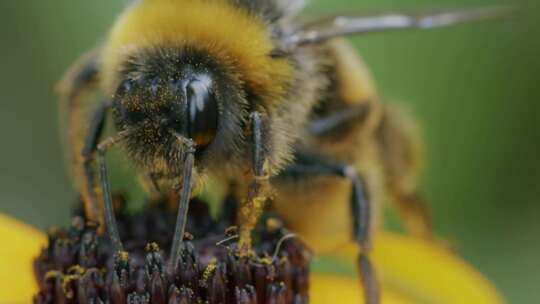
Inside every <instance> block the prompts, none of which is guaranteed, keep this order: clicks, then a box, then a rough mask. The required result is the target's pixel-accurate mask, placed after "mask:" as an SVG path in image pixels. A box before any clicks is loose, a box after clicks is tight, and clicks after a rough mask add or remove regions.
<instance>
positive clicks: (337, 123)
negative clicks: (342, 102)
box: [308, 102, 369, 136]
mask: <svg viewBox="0 0 540 304" xmlns="http://www.w3.org/2000/svg"><path fill="white" fill-rule="evenodd" d="M368 114H369V103H367V102H365V103H358V104H354V105H350V106H348V107H346V108H344V109H340V110H337V111H335V112H332V113H331V114H329V115H327V116H325V117H321V118H315V119H313V120H312V121H311V122H310V124H309V126H308V130H309V131H310V133H311V134H312V135H314V136H323V135H325V134H327V133H329V132H332V131H334V130H336V129H337V128H339V127H342V126H343V125H345V124H347V123H349V122H352V121H357V120H360V119H362V118H365V117H366V116H367V115H368Z"/></svg>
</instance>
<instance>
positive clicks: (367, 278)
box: [281, 153, 379, 304]
mask: <svg viewBox="0 0 540 304" xmlns="http://www.w3.org/2000/svg"><path fill="white" fill-rule="evenodd" d="M281 175H282V176H291V177H296V178H301V177H308V176H309V177H312V176H340V177H343V178H346V179H348V180H349V181H350V182H351V196H350V206H351V207H350V210H351V216H352V221H353V237H354V240H355V241H356V242H357V243H358V245H359V246H360V249H361V253H360V255H359V257H358V268H359V273H360V276H361V278H362V287H363V290H364V297H365V303H368V304H377V303H379V286H378V282H377V275H376V271H375V268H374V267H373V264H372V263H371V261H370V259H369V252H370V250H371V235H372V233H371V227H372V225H371V220H372V219H371V214H372V212H371V206H370V202H369V199H368V198H367V196H366V193H365V191H364V183H363V181H362V179H361V178H360V176H359V175H358V173H357V172H356V169H355V168H354V167H353V166H350V165H346V164H342V163H339V162H334V161H331V160H327V159H324V158H321V157H318V156H312V155H307V154H303V153H299V154H297V156H296V161H295V163H294V164H292V165H290V166H289V167H287V168H286V169H285V170H284V171H283V172H282V173H281Z"/></svg>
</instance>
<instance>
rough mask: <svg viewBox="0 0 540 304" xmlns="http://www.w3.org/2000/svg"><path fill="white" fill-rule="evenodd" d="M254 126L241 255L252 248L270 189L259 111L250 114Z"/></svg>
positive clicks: (242, 227)
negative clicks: (252, 176) (251, 171)
mask: <svg viewBox="0 0 540 304" xmlns="http://www.w3.org/2000/svg"><path fill="white" fill-rule="evenodd" d="M250 118H251V127H252V130H251V132H252V144H253V152H252V156H253V159H252V162H253V175H254V178H253V181H252V182H251V184H250V185H249V190H248V195H247V199H246V201H245V203H244V204H243V206H241V208H240V241H239V250H240V255H247V254H248V253H249V251H250V248H251V232H252V230H253V229H254V228H255V226H256V224H257V220H258V219H259V217H260V215H261V214H262V212H263V210H264V206H265V203H266V200H267V194H268V191H269V176H268V173H267V168H266V166H267V160H266V155H265V149H264V147H263V130H264V126H263V118H262V117H261V114H260V113H258V112H254V113H252V114H251V115H250Z"/></svg>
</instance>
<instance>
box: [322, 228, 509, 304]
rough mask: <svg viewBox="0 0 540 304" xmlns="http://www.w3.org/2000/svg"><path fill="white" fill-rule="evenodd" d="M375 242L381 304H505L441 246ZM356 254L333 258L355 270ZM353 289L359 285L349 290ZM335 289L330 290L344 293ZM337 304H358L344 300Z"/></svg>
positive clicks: (392, 239)
mask: <svg viewBox="0 0 540 304" xmlns="http://www.w3.org/2000/svg"><path fill="white" fill-rule="evenodd" d="M376 240H377V241H376V244H375V246H374V250H373V254H372V259H373V261H374V264H375V267H376V269H377V272H378V274H379V277H380V281H381V286H382V295H383V303H475V304H483V303H486V304H498V303H503V302H504V301H503V299H502V297H501V295H500V294H499V293H498V291H497V289H496V288H495V287H494V286H493V285H492V284H491V283H490V282H489V281H488V280H487V279H486V278H485V277H484V276H482V275H481V274H480V273H479V272H478V271H477V270H475V269H474V268H473V267H472V266H470V265H469V264H467V263H466V262H465V261H464V260H463V259H461V258H459V257H458V256H456V255H455V254H453V253H452V252H451V251H450V250H448V249H446V248H445V247H443V246H439V245H437V244H435V243H433V242H428V241H424V240H420V239H416V238H412V237H405V236H401V235H397V234H392V233H387V232H383V233H380V234H379V235H378V236H377V238H376ZM357 253H358V250H357V249H356V246H354V245H349V246H347V247H346V248H343V249H341V250H340V251H339V253H336V258H337V259H338V260H339V261H340V263H343V266H345V267H348V268H351V269H354V267H355V260H356V256H357ZM315 282H316V281H315ZM339 284H345V283H343V282H340V283H339ZM354 285H359V283H358V282H356V284H353V285H351V287H350V288H354ZM337 286H338V285H334V287H333V288H330V289H339V290H340V291H343V289H341V288H338V287H337ZM356 288H358V287H356ZM348 293H349V291H347V295H348ZM320 303H323V302H320ZM339 303H359V302H358V301H356V300H352V299H351V300H349V299H343V300H342V301H339Z"/></svg>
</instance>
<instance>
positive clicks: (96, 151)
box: [59, 0, 497, 303]
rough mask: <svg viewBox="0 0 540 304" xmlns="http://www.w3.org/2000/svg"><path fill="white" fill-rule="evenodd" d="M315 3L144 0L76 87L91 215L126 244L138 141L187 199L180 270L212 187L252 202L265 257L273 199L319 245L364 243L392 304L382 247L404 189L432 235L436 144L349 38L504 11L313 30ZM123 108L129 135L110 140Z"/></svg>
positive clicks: (248, 219) (79, 162) (385, 18)
mask: <svg viewBox="0 0 540 304" xmlns="http://www.w3.org/2000/svg"><path fill="white" fill-rule="evenodd" d="M303 3H304V1H302V0H294V1H285V0H141V1H136V2H134V3H133V4H132V5H130V6H129V7H128V8H127V9H126V10H125V11H124V13H123V14H122V15H120V17H119V18H118V19H117V20H116V22H115V24H114V25H113V27H112V29H111V31H110V33H109V35H108V38H107V39H106V40H105V42H104V43H103V45H102V46H101V47H100V48H99V49H98V50H97V51H94V52H92V53H91V54H90V55H89V56H86V57H83V58H82V59H81V61H80V62H79V63H78V64H76V65H75V66H74V68H73V69H72V70H71V71H70V72H69V73H68V74H67V75H66V77H65V79H64V80H63V81H62V83H61V84H60V87H59V88H60V93H61V95H62V97H63V99H64V100H65V101H66V103H65V106H64V108H65V109H66V110H67V114H68V119H67V120H66V121H67V126H66V127H65V130H66V131H67V137H68V139H69V140H68V146H69V148H70V149H71V160H72V163H73V171H74V175H75V179H76V181H77V186H78V188H79V190H80V191H81V194H82V196H83V200H84V201H85V211H86V214H87V216H88V218H90V219H92V220H95V221H100V222H101V223H104V222H105V221H106V223H107V228H108V230H109V234H110V235H111V239H112V240H113V243H114V244H115V246H116V247H117V249H118V250H121V248H122V245H121V241H120V240H119V236H118V233H117V231H116V230H115V222H114V214H113V209H112V203H111V198H110V191H109V185H108V180H107V170H106V163H105V152H106V151H107V150H108V149H109V148H111V147H112V146H114V145H117V144H120V145H122V146H123V148H124V151H125V154H126V155H127V158H128V159H129V160H130V161H131V162H132V163H134V164H135V165H136V166H137V167H138V168H139V171H140V172H141V175H142V177H143V180H146V181H149V182H150V184H151V185H152V187H153V188H155V189H156V190H158V191H159V192H164V193H170V191H174V192H176V196H177V197H179V203H178V206H179V208H178V221H177V225H176V233H175V240H174V241H173V246H172V249H171V260H172V263H173V264H172V267H174V263H175V261H176V259H177V258H178V255H179V249H178V248H179V244H180V243H181V242H182V238H183V236H184V229H185V221H186V217H187V214H188V212H187V210H188V204H189V198H190V197H191V196H193V195H197V194H198V193H199V192H200V190H201V189H202V186H203V185H204V182H205V181H213V183H214V184H216V183H217V184H221V186H222V187H221V188H224V189H226V191H228V194H234V195H236V196H237V197H238V198H237V200H236V201H240V202H243V206H241V208H240V209H239V217H238V224H239V226H240V235H239V238H240V242H239V243H240V245H239V248H240V254H249V250H247V249H249V245H250V239H251V236H250V233H251V230H252V228H253V227H254V226H255V223H256V221H257V218H258V217H259V215H260V213H261V212H262V210H263V208H264V203H265V202H266V201H267V200H268V198H269V197H272V198H273V199H272V201H273V205H272V206H273V207H274V208H275V210H276V211H277V212H278V213H279V214H281V216H282V218H283V219H284V220H285V222H286V223H287V224H288V225H289V226H290V227H291V228H293V229H295V230H296V231H297V232H298V233H299V234H301V235H302V236H304V237H305V238H306V239H308V240H311V241H312V242H310V245H311V246H313V247H315V249H318V250H329V249H333V248H335V247H337V246H339V245H341V244H343V243H345V242H347V241H348V240H350V239H354V240H355V241H356V242H357V243H358V245H359V247H362V253H361V255H360V256H359V260H358V261H359V262H358V266H359V270H360V273H361V275H362V278H363V287H364V289H365V290H366V292H365V296H366V302H367V303H378V292H377V284H376V279H375V271H374V270H373V269H372V266H371V264H370V262H369V258H368V256H367V254H368V253H369V249H370V247H371V236H372V234H373V231H375V230H374V229H373V228H374V227H375V226H376V225H377V219H378V218H379V216H378V213H379V210H380V208H381V205H382V202H383V200H384V198H385V197H386V196H391V197H392V198H394V200H395V201H396V202H397V203H398V204H397V206H398V208H399V210H400V211H401V212H402V213H403V214H404V215H405V217H404V219H405V221H406V224H407V226H408V228H410V230H411V231H412V232H415V233H417V234H421V235H424V236H425V235H428V234H429V223H428V221H427V220H426V219H427V213H426V210H425V208H424V207H423V205H422V201H421V199H420V196H419V195H418V194H417V190H416V177H417V175H418V172H419V168H420V167H421V163H422V161H421V160H422V153H421V144H420V142H421V141H420V140H419V136H418V132H417V130H416V129H417V128H416V126H415V124H414V121H413V120H412V119H410V117H408V116H407V115H406V114H404V112H402V111H401V110H399V109H398V108H396V107H394V106H390V105H387V104H384V103H383V102H381V97H380V96H379V95H378V92H377V90H376V87H375V85H374V81H373V79H372V77H371V75H370V72H369V70H368V69H367V67H366V65H365V64H364V62H363V61H362V59H361V58H360V57H359V56H358V55H357V54H356V52H355V51H354V49H353V48H352V47H351V46H350V45H349V44H347V42H345V41H343V40H340V39H339V38H338V37H340V36H345V35H350V34H354V33H369V32H373V31H381V30H387V29H400V28H411V27H419V28H426V27H437V26H445V25H449V24H452V23H459V22H463V21H467V20H470V19H474V18H478V17H483V16H490V15H492V14H494V13H497V11H495V12H493V11H484V10H480V11H471V12H467V11H466V12H460V11H457V12H450V13H448V12H443V13H441V14H435V15H428V16H424V17H422V16H420V17H418V16H410V15H400V14H397V15H396V14H389V15H384V14H383V15H381V16H375V17H365V18H363V17H358V18H354V17H351V18H349V17H342V18H336V19H331V20H330V22H329V21H328V20H326V19H325V20H321V21H320V22H319V23H317V22H315V23H313V24H311V25H310V24H308V25H302V24H300V23H298V21H297V20H296V18H295V15H296V13H297V12H298V9H299V8H301V7H302V5H303ZM97 89H100V90H101V91H102V92H103V93H104V94H105V96H106V97H107V99H106V100H105V102H103V103H102V104H101V105H100V106H99V107H97V110H96V111H95V113H94V114H93V116H91V117H89V116H87V115H86V114H85V112H84V111H83V108H84V107H83V103H84V101H85V99H87V98H86V97H88V96H87V95H86V94H84V93H87V92H90V91H93V90H97ZM108 112H111V113H112V118H113V122H114V125H115V127H116V131H117V134H116V135H114V136H112V137H109V138H107V139H102V134H103V132H104V125H105V123H106V118H107V116H108V115H107V113H108ZM96 159H97V165H98V167H99V178H98V177H97V176H96V174H95V172H94V171H95V168H94V167H95V165H96V162H95V161H96ZM98 180H99V181H100V183H99V184H98V183H97V181H98ZM171 189H172V190H171ZM269 189H273V190H269ZM178 191H180V195H178V193H177V192H178ZM271 193H273V195H270V194H271ZM321 236H322V237H321ZM246 248H247V249H246Z"/></svg>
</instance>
